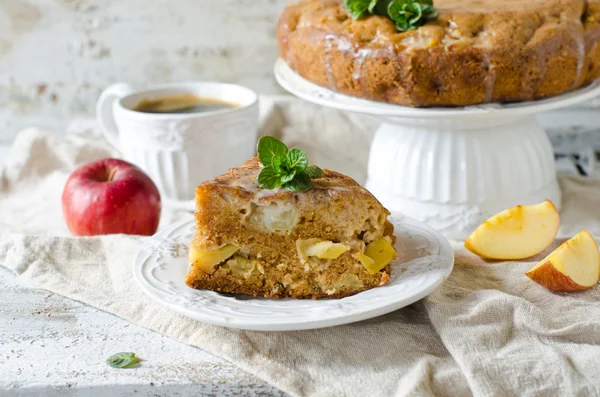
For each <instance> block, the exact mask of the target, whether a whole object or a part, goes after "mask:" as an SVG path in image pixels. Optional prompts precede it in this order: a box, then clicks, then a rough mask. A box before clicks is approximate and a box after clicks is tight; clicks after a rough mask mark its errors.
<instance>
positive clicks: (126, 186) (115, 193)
mask: <svg viewBox="0 0 600 397" xmlns="http://www.w3.org/2000/svg"><path fill="white" fill-rule="evenodd" d="M62 208H63V214H64V217H65V220H66V222H67V226H68V227H69V230H70V231H71V233H72V234H73V235H75V236H95V235H102V234H136V235H146V236H150V235H153V234H154V233H156V230H157V229H158V223H159V220H160V212H161V201H160V193H159V192H158V189H157V188H156V185H155V184H154V182H152V180H151V179H150V177H148V175H146V174H145V173H144V172H143V171H142V170H141V169H139V168H138V167H136V166H135V165H133V164H131V163H128V162H126V161H123V160H118V159H103V160H99V161H95V162H92V163H89V164H85V165H83V166H81V167H79V168H78V169H76V170H75V171H74V172H73V173H72V174H71V175H70V176H69V179H68V180H67V184H66V185H65V188H64V190H63V194H62Z"/></svg>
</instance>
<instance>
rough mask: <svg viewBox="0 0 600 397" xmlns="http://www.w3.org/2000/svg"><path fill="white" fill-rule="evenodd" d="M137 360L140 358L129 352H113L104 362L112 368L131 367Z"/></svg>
mask: <svg viewBox="0 0 600 397" xmlns="http://www.w3.org/2000/svg"><path fill="white" fill-rule="evenodd" d="M139 362H140V359H139V358H138V357H137V356H136V355H135V353H131V352H121V353H117V354H113V355H112V356H110V357H109V358H108V359H107V360H106V363H107V364H108V365H110V366H111V367H113V368H131V367H133V366H134V365H136V364H137V363H139Z"/></svg>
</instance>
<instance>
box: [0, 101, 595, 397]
mask: <svg viewBox="0 0 600 397" xmlns="http://www.w3.org/2000/svg"><path fill="white" fill-rule="evenodd" d="M265 105H266V106H264V107H263V125H262V132H263V133H265V134H271V135H276V136H279V137H281V138H283V140H285V141H286V143H288V144H291V145H297V146H301V147H303V148H306V149H307V151H308V155H309V157H310V158H311V161H313V162H315V163H317V164H320V165H323V166H325V167H328V168H333V169H337V170H339V171H342V172H346V173H348V174H350V175H352V176H354V177H355V178H357V179H358V180H361V181H362V180H363V179H364V170H365V169H366V159H367V155H368V149H369V143H370V139H371V136H372V131H373V127H374V125H375V122H374V121H373V120H367V119H363V118H361V117H359V116H353V115H346V114H342V113H339V112H336V111H332V110H327V109H322V108H319V107H316V106H312V105H309V104H306V103H303V102H301V101H299V100H283V101H282V100H277V101H274V102H269V101H266V102H265ZM111 155H114V153H113V152H112V150H111V149H110V148H109V147H108V145H107V144H106V143H105V142H104V141H103V140H102V139H101V138H100V137H99V135H98V134H97V132H95V131H94V130H91V129H81V128H79V129H78V132H77V133H73V134H70V135H67V136H64V137H58V136H51V135H49V134H47V133H44V132H42V131H39V130H35V129H29V130H26V131H23V132H21V133H20V134H19V136H18V137H17V139H16V141H15V143H14V147H13V149H12V151H11V154H10V157H9V158H8V159H6V160H5V165H6V167H5V169H4V170H3V171H2V172H1V174H0V264H1V265H3V266H5V267H7V268H9V269H12V270H13V271H14V272H15V273H16V274H18V275H19V277H20V278H22V279H23V280H26V281H28V282H29V283H31V284H33V285H35V286H37V287H40V288H44V289H47V290H49V291H52V292H54V293H57V294H60V295H64V296H66V297H69V298H72V299H75V300H78V301H81V302H84V303H87V304H89V305H92V306H94V307H97V308H100V309H102V310H105V311H108V312H110V313H114V314H116V315H118V316H120V317H123V318H125V319H127V320H129V321H131V322H133V323H136V324H140V325H142V326H144V327H147V328H150V329H153V330H155V331H157V332H160V333H163V334H165V335H168V336H170V337H172V338H174V339H177V340H179V341H182V342H184V343H187V344H190V345H193V346H197V347H200V348H202V349H204V350H207V351H209V352H211V353H213V354H216V355H219V356H221V357H224V358H226V359H228V360H230V361H231V362H233V363H235V364H236V365H238V366H240V367H241V368H243V369H245V370H247V371H248V372H251V373H253V374H255V375H257V376H259V377H261V378H263V379H265V380H266V381H268V382H270V383H272V384H273V385H275V386H276V387H279V388H280V389H282V390H284V391H286V392H288V393H290V394H291V395H293V396H332V397H333V396H335V397H339V396H375V395H376V396H450V397H456V396H468V395H471V394H473V395H475V396H554V395H557V396H558V395H560V396H589V395H600V378H599V377H598V371H599V370H598V368H599V367H600V365H599V364H600V301H599V298H600V294H599V292H598V289H597V288H593V289H591V290H589V291H586V292H581V293H571V294H553V293H550V292H548V291H546V290H545V289H543V288H541V287H540V286H538V285H536V284H534V283H533V282H531V281H530V280H529V279H527V278H526V277H525V276H524V274H523V273H524V272H525V271H526V270H527V269H528V268H529V267H530V266H532V264H533V262H535V259H539V258H541V257H542V255H543V254H541V255H540V256H539V257H538V258H533V259H532V260H531V261H529V262H520V263H514V262H503V263H500V262H485V261H483V260H481V259H479V258H477V257H476V256H474V255H472V254H470V253H468V252H467V251H466V250H464V249H463V248H462V246H461V244H460V243H458V242H454V246H455V250H456V267H455V270H454V272H453V274H452V276H451V277H450V278H449V279H448V280H447V281H446V282H445V283H444V284H443V285H442V287H440V288H439V289H438V290H437V291H436V292H435V293H433V294H432V295H430V296H429V297H428V298H426V299H424V300H422V301H420V302H418V303H415V304H413V305H411V306H409V307H406V308H404V309H402V310H399V311H396V312H394V313H391V314H388V315H386V316H382V317H379V318H376V319H372V320H368V321H363V322H359V323H355V324H350V325H345V326H340V327H334V328H327V329H322V330H312V331H299V332H283V333H281V332H280V333H275V332H273V333H268V332H248V331H239V330H231V329H226V328H220V327H215V326H210V325H205V324H202V323H200V322H197V321H194V320H191V319H188V318H186V317H183V316H181V315H178V314H176V313H173V312H171V311H169V310H166V309H163V308H162V307H161V306H160V305H158V304H156V303H154V302H153V301H151V300H150V299H149V298H147V297H146V296H145V295H144V293H143V292H142V291H141V290H140V289H139V288H138V287H137V285H136V284H135V282H134V281H133V279H132V275H131V270H130V269H131V263H132V260H133V256H134V254H135V253H136V250H137V249H138V248H139V246H140V244H141V243H142V242H143V241H144V238H142V237H133V236H103V237H88V238H74V237H69V235H68V230H67V228H66V225H65V223H64V221H63V218H62V212H61V207H60V195H61V192H62V188H63V186H64V183H65V181H66V179H67V177H68V175H69V173H70V172H71V171H72V170H73V169H74V167H76V166H77V165H79V164H82V163H85V162H88V161H92V160H95V159H99V158H102V157H106V156H111ZM561 185H562V188H563V193H564V209H563V211H562V213H563V214H562V215H563V225H562V227H561V234H562V235H563V236H569V235H572V234H574V233H575V232H577V231H579V230H580V229H582V228H588V229H589V230H590V231H591V232H592V233H594V234H595V235H600V182H598V181H595V180H584V179H580V178H575V177H568V178H563V179H562V181H561ZM186 217H191V214H189V213H186V212H178V211H173V210H169V209H167V208H165V209H164V210H163V215H162V219H161V227H164V226H166V225H168V224H169V223H171V222H174V221H175V220H179V219H185V218H186ZM557 244H558V242H557Z"/></svg>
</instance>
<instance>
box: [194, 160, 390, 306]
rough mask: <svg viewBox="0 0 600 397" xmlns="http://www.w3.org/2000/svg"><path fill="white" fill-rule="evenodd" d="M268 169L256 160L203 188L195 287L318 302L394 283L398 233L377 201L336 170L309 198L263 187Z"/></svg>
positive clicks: (322, 179) (198, 192)
mask: <svg viewBox="0 0 600 397" xmlns="http://www.w3.org/2000/svg"><path fill="white" fill-rule="evenodd" d="M261 169H262V166H261V164H260V163H259V161H258V159H257V158H253V159H251V160H249V161H247V162H246V163H244V164H243V165H242V167H240V168H235V169H230V170H229V172H228V173H227V174H224V175H221V176H219V177H217V178H215V179H214V180H212V181H208V182H205V183H204V184H202V185H200V186H198V188H197V190H196V205H197V211H196V213H195V216H196V235H195V237H194V239H193V241H192V244H191V249H190V270H189V273H188V276H187V280H186V282H187V284H188V285H189V286H190V287H193V288H198V289H208V290H213V291H218V292H224V293H236V294H251V295H255V296H256V295H263V296H265V297H271V298H281V297H293V298H315V299H316V298H319V297H338V298H339V297H344V296H348V295H352V294H356V293H358V292H361V291H364V290H367V289H370V288H373V287H377V286H380V285H383V284H386V283H387V282H388V280H389V277H390V262H391V261H392V260H393V259H394V258H395V257H396V251H395V250H394V248H393V243H394V237H393V227H392V225H391V224H390V223H389V222H388V221H387V217H388V215H389V212H388V211H387V210H386V209H385V208H384V207H383V206H382V205H381V204H380V203H379V202H378V201H377V200H376V199H375V197H373V195H371V194H370V193H369V192H368V191H367V190H366V189H364V188H363V187H361V186H360V185H359V184H358V183H356V182H355V181H354V180H352V179H351V178H349V177H347V176H345V175H342V174H340V173H337V172H333V171H329V170H325V171H324V173H323V176H321V177H319V178H316V179H314V180H313V185H312V188H311V189H310V190H308V191H305V192H295V191H290V190H286V189H281V188H276V189H270V190H268V189H263V188H261V187H260V186H259V184H258V182H257V175H258V174H259V173H260V172H261Z"/></svg>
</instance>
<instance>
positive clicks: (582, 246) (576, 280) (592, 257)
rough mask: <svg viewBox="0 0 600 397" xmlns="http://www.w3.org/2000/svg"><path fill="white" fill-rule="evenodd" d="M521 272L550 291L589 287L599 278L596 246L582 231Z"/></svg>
mask: <svg viewBox="0 0 600 397" xmlns="http://www.w3.org/2000/svg"><path fill="white" fill-rule="evenodd" d="M525 275H526V276H527V277H529V278H530V279H532V280H533V281H535V282H536V283H538V284H540V285H541V286H543V287H545V288H547V289H548V290H550V291H556V292H571V291H582V290H585V289H588V288H591V287H593V286H595V285H596V284H598V280H599V279H600V252H598V245H597V244H596V241H595V240H594V238H593V237H592V235H591V234H590V232H588V231H587V230H583V231H581V232H579V233H578V234H577V235H576V236H575V237H573V238H572V239H570V240H567V241H565V242H564V243H563V244H562V245H561V246H559V247H558V248H557V249H555V250H554V251H553V252H552V253H551V254H550V255H548V256H547V257H546V258H544V259H543V260H542V261H541V262H540V263H538V264H537V265H535V266H534V267H532V268H531V269H530V270H529V271H528V272H527V273H525Z"/></svg>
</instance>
